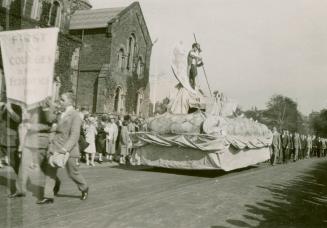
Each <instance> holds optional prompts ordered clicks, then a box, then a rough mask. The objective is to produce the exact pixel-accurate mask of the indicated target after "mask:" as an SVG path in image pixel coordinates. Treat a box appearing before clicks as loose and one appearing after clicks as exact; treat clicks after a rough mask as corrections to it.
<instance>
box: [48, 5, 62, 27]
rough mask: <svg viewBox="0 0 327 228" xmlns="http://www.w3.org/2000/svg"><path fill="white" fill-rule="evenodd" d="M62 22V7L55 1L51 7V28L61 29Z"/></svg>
mask: <svg viewBox="0 0 327 228" xmlns="http://www.w3.org/2000/svg"><path fill="white" fill-rule="evenodd" d="M60 21H61V6H60V4H59V2H57V1H55V2H54V3H53V5H52V7H51V12H50V20H49V24H50V25H51V26H56V27H60Z"/></svg>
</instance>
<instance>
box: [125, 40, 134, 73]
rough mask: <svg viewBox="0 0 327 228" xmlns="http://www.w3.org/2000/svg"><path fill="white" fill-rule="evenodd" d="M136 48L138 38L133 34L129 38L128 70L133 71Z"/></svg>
mask: <svg viewBox="0 0 327 228" xmlns="http://www.w3.org/2000/svg"><path fill="white" fill-rule="evenodd" d="M135 46H136V38H135V35H134V34H132V35H131V36H130V37H129V38H128V49H127V51H128V53H127V66H126V67H127V70H133V59H134V52H135Z"/></svg>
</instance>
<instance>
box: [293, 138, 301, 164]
mask: <svg viewBox="0 0 327 228" xmlns="http://www.w3.org/2000/svg"><path fill="white" fill-rule="evenodd" d="M301 149H302V147H301V139H300V135H299V133H297V132H295V134H294V158H293V161H297V160H298V159H299V152H300V151H301Z"/></svg>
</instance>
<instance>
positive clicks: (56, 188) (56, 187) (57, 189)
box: [53, 181, 61, 196]
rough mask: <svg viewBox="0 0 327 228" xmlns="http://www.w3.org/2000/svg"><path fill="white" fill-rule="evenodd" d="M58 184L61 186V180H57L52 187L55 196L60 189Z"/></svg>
mask: <svg viewBox="0 0 327 228" xmlns="http://www.w3.org/2000/svg"><path fill="white" fill-rule="evenodd" d="M60 186H61V182H60V181H57V182H56V184H55V186H54V188H53V193H54V195H55V196H56V195H58V192H59V191H60Z"/></svg>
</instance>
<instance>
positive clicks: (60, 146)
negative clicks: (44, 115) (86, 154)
mask: <svg viewBox="0 0 327 228" xmlns="http://www.w3.org/2000/svg"><path fill="white" fill-rule="evenodd" d="M60 104H61V106H62V108H63V109H64V112H63V113H62V114H61V116H60V118H59V120H58V124H57V127H56V130H55V134H54V136H53V139H52V140H51V142H50V146H49V153H50V154H51V153H52V152H58V153H61V154H66V153H69V158H68V161H67V163H66V169H67V173H68V176H69V177H70V178H71V179H72V180H73V181H74V182H75V183H76V184H77V186H78V189H79V190H80V191H81V193H82V196H81V200H86V199H87V197H88V190H89V187H88V185H87V183H86V181H85V179H84V177H83V176H82V175H81V174H80V172H79V166H78V159H79V157H80V151H79V146H78V140H79V136H80V130H81V125H82V119H81V117H80V115H79V112H78V111H76V110H75V109H74V107H73V104H74V94H73V93H71V92H67V93H63V94H62V95H61V98H60ZM57 171H58V168H57V167H53V166H51V165H50V164H49V163H48V165H47V168H46V179H45V187H44V197H43V199H41V200H39V201H38V202H37V203H38V204H49V203H53V202H54V192H53V189H54V187H55V183H56V179H57Z"/></svg>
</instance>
